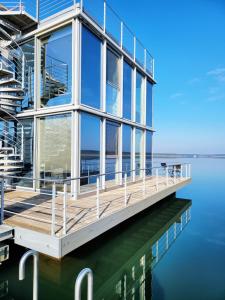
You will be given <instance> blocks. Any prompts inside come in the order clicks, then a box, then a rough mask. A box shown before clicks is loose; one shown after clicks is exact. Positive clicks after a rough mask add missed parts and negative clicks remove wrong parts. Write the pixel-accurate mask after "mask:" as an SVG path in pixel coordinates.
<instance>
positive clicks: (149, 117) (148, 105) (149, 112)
mask: <svg viewBox="0 0 225 300" xmlns="http://www.w3.org/2000/svg"><path fill="white" fill-rule="evenodd" d="M146 125H147V126H149V127H152V84H151V83H150V82H149V81H147V95H146Z"/></svg>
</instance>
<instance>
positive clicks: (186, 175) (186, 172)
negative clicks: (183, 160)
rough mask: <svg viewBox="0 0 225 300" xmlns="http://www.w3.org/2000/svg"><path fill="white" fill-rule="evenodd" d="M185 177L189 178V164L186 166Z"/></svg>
mask: <svg viewBox="0 0 225 300" xmlns="http://www.w3.org/2000/svg"><path fill="white" fill-rule="evenodd" d="M185 177H186V179H187V178H188V164H185Z"/></svg>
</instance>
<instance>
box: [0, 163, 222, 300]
mask: <svg viewBox="0 0 225 300" xmlns="http://www.w3.org/2000/svg"><path fill="white" fill-rule="evenodd" d="M177 161H181V160H180V159H178V160H177ZM184 161H185V162H191V163H192V165H193V182H192V184H191V185H189V186H188V187H186V188H184V189H182V190H181V191H180V192H178V193H177V196H176V198H175V197H173V198H170V199H167V200H166V201H163V202H161V203H160V204H158V205H156V206H154V207H153V208H151V209H149V210H148V211H146V212H144V213H142V214H141V215H139V216H138V217H136V218H134V219H131V220H130V221H129V222H127V223H125V224H123V225H121V226H120V227H118V228H117V229H115V230H113V231H111V232H109V233H108V234H107V235H104V236H102V237H101V238H99V239H96V240H95V241H94V242H92V243H89V244H88V245H86V246H85V247H83V248H81V249H79V251H76V252H74V253H72V254H71V255H69V256H67V257H65V258H64V259H63V261H62V262H61V263H58V262H55V261H52V260H50V259H49V258H46V257H42V258H41V259H40V297H39V299H44V300H45V299H63V300H67V299H68V300H69V299H71V300H72V299H73V286H74V281H75V278H76V276H77V274H78V273H79V271H80V270H81V269H82V268H84V267H90V268H92V270H93V272H94V291H95V295H94V299H96V300H103V299H104V300H114V299H115V300H117V299H127V300H129V299H135V300H136V299H143V300H144V299H146V300H147V299H154V300H195V299H196V300H201V299H202V300H224V299H225V160H214V159H192V160H189V161H188V160H187V159H185V160H184ZM10 251H11V252H10V255H11V259H10V261H9V262H7V263H4V264H3V265H2V266H0V299H5V300H6V299H15V300H19V299H22V300H26V299H31V298H32V296H31V295H32V282H31V270H32V268H31V263H30V264H28V266H27V274H26V276H27V279H26V280H25V281H24V282H19V281H18V279H17V278H18V261H19V258H20V257H21V255H22V254H23V252H24V250H23V249H21V248H18V247H11V248H10ZM84 292H85V291H84ZM83 299H86V298H85V297H84V298H83Z"/></svg>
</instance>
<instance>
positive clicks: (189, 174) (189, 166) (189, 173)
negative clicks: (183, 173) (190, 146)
mask: <svg viewBox="0 0 225 300" xmlns="http://www.w3.org/2000/svg"><path fill="white" fill-rule="evenodd" d="M189 177H190V178H191V164H189Z"/></svg>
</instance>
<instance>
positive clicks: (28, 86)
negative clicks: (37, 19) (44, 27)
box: [17, 39, 34, 112]
mask: <svg viewBox="0 0 225 300" xmlns="http://www.w3.org/2000/svg"><path fill="white" fill-rule="evenodd" d="M20 48H21V49H22V51H23V53H24V56H25V65H26V67H25V74H24V75H25V76H24V99H23V101H22V102H21V106H20V107H18V108H17V112H20V111H24V110H27V109H32V108H34V40H33V39H32V40H29V41H27V42H26V43H24V44H22V45H21V46H20Z"/></svg>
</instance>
